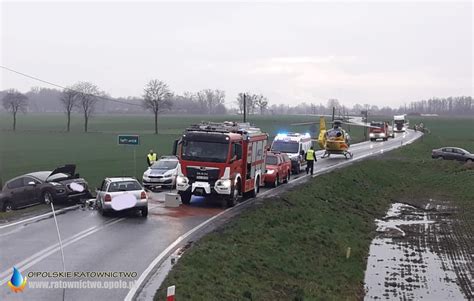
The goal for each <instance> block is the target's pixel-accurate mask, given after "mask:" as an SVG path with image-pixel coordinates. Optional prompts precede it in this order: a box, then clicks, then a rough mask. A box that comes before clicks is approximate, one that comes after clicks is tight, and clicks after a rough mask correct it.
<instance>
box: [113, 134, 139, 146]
mask: <svg viewBox="0 0 474 301" xmlns="http://www.w3.org/2000/svg"><path fill="white" fill-rule="evenodd" d="M118 144H119V145H140V136H139V135H118Z"/></svg>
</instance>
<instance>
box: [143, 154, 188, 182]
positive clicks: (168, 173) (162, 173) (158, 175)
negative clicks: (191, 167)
mask: <svg viewBox="0 0 474 301" xmlns="http://www.w3.org/2000/svg"><path fill="white" fill-rule="evenodd" d="M179 168H180V165H179V161H178V158H177V157H175V156H163V157H161V158H160V160H158V161H156V162H155V163H154V164H153V165H152V166H150V167H148V169H147V170H146V171H145V172H144V173H143V186H144V187H145V188H146V189H152V188H155V187H157V186H161V187H168V188H173V187H175V186H176V177H177V176H178V169H179Z"/></svg>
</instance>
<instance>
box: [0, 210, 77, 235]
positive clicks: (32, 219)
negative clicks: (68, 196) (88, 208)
mask: <svg viewBox="0 0 474 301" xmlns="http://www.w3.org/2000/svg"><path fill="white" fill-rule="evenodd" d="M79 206H80V205H74V206H70V207H66V208H62V209H59V210H57V211H56V214H58V213H62V212H64V211H69V210H73V209H76V208H79ZM52 215H53V213H52V212H48V213H45V214H41V215H37V216H33V217H30V218H27V219H23V220H20V221H17V222H13V223H9V224H5V225H1V226H0V230H1V229H5V228H8V227H12V226H16V225H19V224H23V223H27V222H30V221H34V220H36V219H39V218H43V217H48V216H52Z"/></svg>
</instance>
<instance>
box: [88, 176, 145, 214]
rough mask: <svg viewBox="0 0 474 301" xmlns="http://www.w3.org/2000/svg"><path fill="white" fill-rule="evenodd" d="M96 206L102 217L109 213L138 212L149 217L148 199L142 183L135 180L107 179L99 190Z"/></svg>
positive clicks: (125, 178) (123, 178)
mask: <svg viewBox="0 0 474 301" xmlns="http://www.w3.org/2000/svg"><path fill="white" fill-rule="evenodd" d="M96 206H97V209H98V210H99V212H100V213H101V214H102V215H107V213H109V212H114V211H123V210H136V211H140V213H141V215H142V216H143V217H146V216H147V215H148V198H147V195H146V192H145V190H144V189H143V187H142V185H141V184H140V182H138V181H137V180H136V179H134V178H130V177H122V178H105V179H104V180H103V181H102V185H101V186H100V187H99V188H98V189H97V198H96Z"/></svg>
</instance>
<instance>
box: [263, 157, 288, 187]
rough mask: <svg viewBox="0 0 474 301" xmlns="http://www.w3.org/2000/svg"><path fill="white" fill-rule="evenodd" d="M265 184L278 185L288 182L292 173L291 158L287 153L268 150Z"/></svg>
mask: <svg viewBox="0 0 474 301" xmlns="http://www.w3.org/2000/svg"><path fill="white" fill-rule="evenodd" d="M265 164H266V171H265V177H264V178H265V184H266V185H270V186H273V187H277V186H278V185H279V184H280V183H288V182H289V181H290V175H291V160H290V158H289V157H288V155H287V154H285V153H277V152H268V153H267V158H266V159H265Z"/></svg>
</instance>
